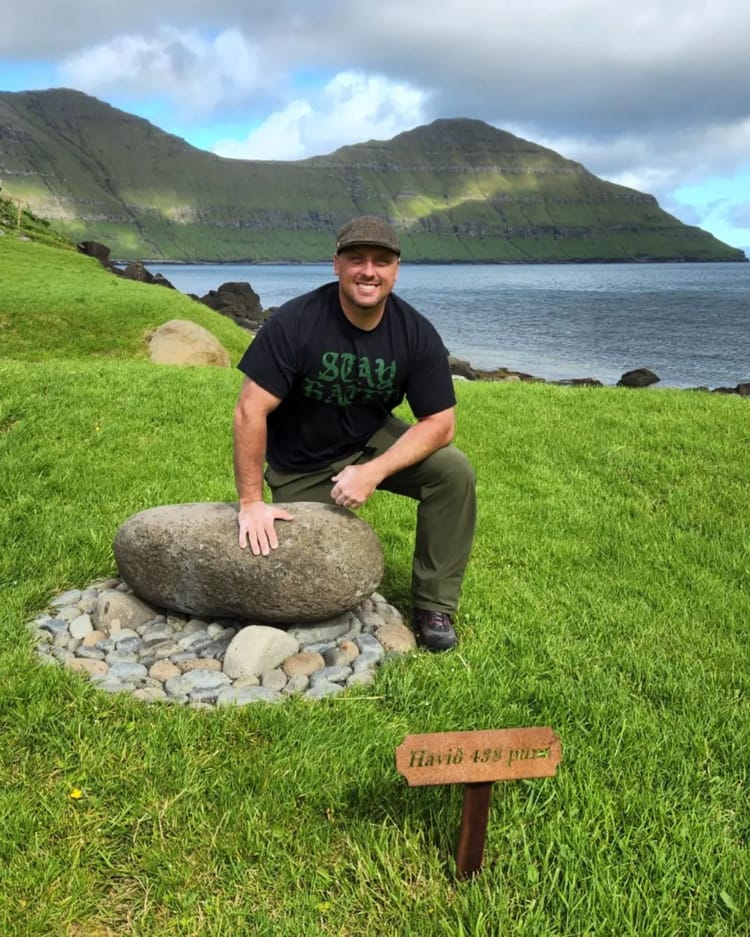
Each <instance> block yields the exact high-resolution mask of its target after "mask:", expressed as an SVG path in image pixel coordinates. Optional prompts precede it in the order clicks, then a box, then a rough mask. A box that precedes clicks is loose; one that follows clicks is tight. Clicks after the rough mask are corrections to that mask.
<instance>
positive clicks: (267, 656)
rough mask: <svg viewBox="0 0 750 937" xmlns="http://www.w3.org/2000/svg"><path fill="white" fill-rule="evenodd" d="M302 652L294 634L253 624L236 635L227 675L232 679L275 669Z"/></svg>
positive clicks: (226, 665)
mask: <svg viewBox="0 0 750 937" xmlns="http://www.w3.org/2000/svg"><path fill="white" fill-rule="evenodd" d="M298 650H299V644H298V643H297V641H295V639H294V638H293V637H291V635H288V634H287V633H286V632H285V631H282V630H281V629H279V628H269V627H268V626H266V625H249V626H248V627H247V628H243V629H242V630H241V631H240V632H239V634H237V635H235V637H234V638H233V639H232V642H231V644H230V645H229V647H228V648H227V650H226V653H225V655H224V672H225V673H226V674H228V675H229V676H230V677H232V678H236V677H246V676H249V675H253V674H254V675H256V676H258V675H259V674H262V673H263V672H264V671H266V670H273V669H274V667H278V666H279V664H281V663H282V661H284V660H286V658H287V657H290V656H291V655H292V654H296V653H297V651H298Z"/></svg>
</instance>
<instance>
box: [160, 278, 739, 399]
mask: <svg viewBox="0 0 750 937" xmlns="http://www.w3.org/2000/svg"><path fill="white" fill-rule="evenodd" d="M148 269H149V270H150V271H151V272H152V273H156V272H160V273H162V274H163V275H164V276H165V277H167V279H168V280H169V281H170V282H171V283H172V284H173V285H174V286H175V287H176V288H177V289H178V290H180V291H181V292H184V293H195V294H197V295H198V296H203V295H205V294H206V293H207V292H208V291H209V290H212V289H216V288H217V287H218V286H220V285H221V284H222V283H225V282H228V281H245V282H248V283H250V285H251V286H252V287H253V289H254V290H255V292H256V293H258V295H259V296H260V299H261V303H262V305H263V307H264V308H268V307H270V306H278V305H280V304H281V303H283V302H284V301H285V300H287V299H290V298H291V297H293V296H296V295H298V294H299V293H304V292H306V291H308V290H311V289H314V288H315V287H316V286H319V285H320V284H322V283H325V282H328V281H330V280H332V279H334V277H333V270H332V266H331V265H330V264H299V265H297V264H294V265H285V264H257V265H255V264H149V265H148ZM396 292H397V293H398V294H399V295H400V296H402V297H403V298H404V299H405V300H407V301H408V302H410V303H411V304H412V305H413V306H415V307H416V308H417V309H418V310H419V311H420V312H422V313H423V314H424V315H426V316H427V317H428V318H429V319H430V320H431V321H432V322H433V323H434V325H435V326H436V327H437V329H438V331H439V332H440V334H441V336H442V339H443V342H444V343H445V345H446V347H447V348H448V350H449V351H450V352H451V354H453V355H455V356H456V357H459V358H464V359H466V360H468V361H469V362H470V363H471V364H472V365H473V366H474V367H477V368H484V369H487V368H497V367H505V368H510V369H512V370H517V371H524V372H527V373H529V374H533V375H535V376H537V377H541V378H544V379H546V380H561V379H571V378H583V377H592V378H596V379H598V380H600V381H602V382H603V383H605V384H613V383H616V382H617V380H618V379H619V377H620V376H621V375H622V374H623V373H624V372H625V371H629V370H631V369H632V368H638V367H646V368H650V369H651V370H652V371H654V372H655V373H656V374H657V375H658V376H659V378H660V379H661V381H660V384H659V385H658V386H661V387H699V386H708V387H718V386H730V387H733V386H734V385H736V384H738V383H739V382H741V381H750V264H748V263H745V264H734V263H732V264H730V263H726V264H565V265H558V264H543V265H536V264H535V265H516V264H507V265H506V264H502V265H485V264H446V265H435V264H408V263H403V264H402V265H401V268H400V272H399V276H398V281H397V283H396Z"/></svg>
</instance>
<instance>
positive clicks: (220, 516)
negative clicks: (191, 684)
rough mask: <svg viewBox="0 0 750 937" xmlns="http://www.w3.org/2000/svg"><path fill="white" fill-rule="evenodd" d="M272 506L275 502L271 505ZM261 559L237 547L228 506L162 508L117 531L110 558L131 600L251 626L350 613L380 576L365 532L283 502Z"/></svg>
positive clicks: (330, 509)
mask: <svg viewBox="0 0 750 937" xmlns="http://www.w3.org/2000/svg"><path fill="white" fill-rule="evenodd" d="M280 506H282V505H280ZM283 507H286V509H287V510H288V511H289V512H290V513H291V514H293V515H294V520H293V521H283V522H282V521H277V523H276V528H277V533H278V538H279V546H278V547H277V549H276V550H273V551H272V553H271V555H270V556H253V554H252V553H251V552H250V549H249V548H246V549H244V550H243V549H240V546H239V538H238V534H237V510H236V506H235V505H232V504H224V503H217V502H212V503H197V504H176V505H165V506H161V507H155V508H151V509H149V510H146V511H142V512H141V513H139V514H136V515H134V516H133V517H131V518H129V519H128V520H126V521H125V522H124V523H123V524H122V526H121V527H120V528H119V530H118V531H117V534H116V536H115V540H114V553H115V559H116V560H117V564H118V567H119V569H120V573H121V575H122V577H123V579H124V580H125V581H126V582H127V583H128V585H129V586H130V587H131V588H132V589H133V591H134V592H135V593H136V595H138V596H139V597H140V598H142V599H145V600H146V601H149V602H154V603H156V604H157V605H160V606H163V607H165V608H170V609H174V610H176V611H180V612H187V613H188V614H191V615H211V616H218V617H224V618H231V617H240V618H244V619H250V620H257V621H261V622H284V623H293V622H312V621H320V620H323V619H326V618H330V617H332V616H335V615H338V614H339V613H342V612H345V611H348V610H350V609H352V608H354V607H355V606H356V605H357V604H358V603H359V602H361V601H362V600H363V599H364V598H365V597H366V596H368V595H370V594H371V593H372V592H373V591H374V590H375V589H376V587H377V585H378V583H379V582H380V579H381V577H382V575H383V550H382V547H381V546H380V542H379V541H378V538H377V537H376V535H375V533H374V531H373V530H372V528H371V527H370V526H369V525H368V524H366V523H365V522H364V521H363V520H360V519H359V518H358V517H356V516H355V515H354V514H352V513H350V512H349V511H346V510H344V509H343V508H338V507H335V506H334V505H325V504H313V503H308V502H298V503H295V504H288V505H283Z"/></svg>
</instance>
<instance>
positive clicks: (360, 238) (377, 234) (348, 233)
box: [336, 215, 401, 256]
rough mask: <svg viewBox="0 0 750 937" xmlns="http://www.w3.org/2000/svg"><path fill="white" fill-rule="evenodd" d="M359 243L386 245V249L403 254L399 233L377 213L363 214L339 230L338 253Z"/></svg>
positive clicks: (376, 245)
mask: <svg viewBox="0 0 750 937" xmlns="http://www.w3.org/2000/svg"><path fill="white" fill-rule="evenodd" d="M358 245H363V246H364V245H367V246H368V247H384V248H386V250H389V251H393V253H394V254H398V255H399V256H400V255H401V244H400V242H399V239H398V234H396V232H395V230H394V229H393V228H392V227H391V226H390V225H389V224H388V222H387V221H383V219H382V218H378V217H377V215H361V216H360V217H359V218H354V219H353V220H352V221H350V222H348V223H347V224H345V225H344V226H343V228H342V229H341V230H340V231H339V233H338V237H337V238H336V253H337V254H340V253H341V251H344V250H346V249H347V248H348V247H356V246H358Z"/></svg>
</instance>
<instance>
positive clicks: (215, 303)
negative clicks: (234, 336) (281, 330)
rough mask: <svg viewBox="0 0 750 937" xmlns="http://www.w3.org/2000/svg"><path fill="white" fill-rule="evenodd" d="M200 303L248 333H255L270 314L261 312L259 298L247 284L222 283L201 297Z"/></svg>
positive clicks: (269, 311)
mask: <svg viewBox="0 0 750 937" xmlns="http://www.w3.org/2000/svg"><path fill="white" fill-rule="evenodd" d="M200 302H202V303H204V304H205V305H206V306H209V307H210V308H211V309H213V310H214V311H215V312H220V313H221V314H222V315H223V316H228V317H229V318H230V319H231V320H232V321H233V322H235V323H236V324H237V325H239V327H240V328H242V329H245V330H247V331H248V332H256V331H257V330H258V329H259V328H260V327H261V325H263V323H264V322H265V320H266V319H267V318H268V316H269V315H270V313H271V310H267V311H264V310H263V307H262V306H261V304H260V297H259V296H258V294H257V293H256V292H255V290H254V289H253V288H252V286H250V284H249V283H222V284H221V286H220V287H219V288H218V289H215V290H210V291H209V292H208V293H206V295H205V296H202V297H201V298H200Z"/></svg>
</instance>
